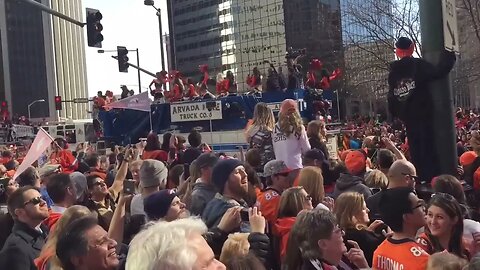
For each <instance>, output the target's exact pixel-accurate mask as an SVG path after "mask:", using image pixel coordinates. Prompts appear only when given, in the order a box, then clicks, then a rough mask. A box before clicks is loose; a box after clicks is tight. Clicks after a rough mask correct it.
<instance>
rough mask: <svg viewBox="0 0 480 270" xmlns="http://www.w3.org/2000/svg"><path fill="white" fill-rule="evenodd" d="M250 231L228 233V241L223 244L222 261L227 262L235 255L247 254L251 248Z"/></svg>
mask: <svg viewBox="0 0 480 270" xmlns="http://www.w3.org/2000/svg"><path fill="white" fill-rule="evenodd" d="M249 235H250V234H249V233H233V234H229V235H228V239H227V241H225V243H224V244H223V247H222V253H221V254H220V261H221V262H223V263H227V261H229V260H231V259H232V258H234V257H238V256H245V255H247V254H248V250H249V249H250V243H249V242H248V236H249Z"/></svg>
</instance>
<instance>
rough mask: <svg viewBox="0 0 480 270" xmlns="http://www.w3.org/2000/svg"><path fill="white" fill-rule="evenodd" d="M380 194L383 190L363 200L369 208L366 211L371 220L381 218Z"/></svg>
mask: <svg viewBox="0 0 480 270" xmlns="http://www.w3.org/2000/svg"><path fill="white" fill-rule="evenodd" d="M382 194H383V190H380V191H379V192H377V193H375V194H373V195H372V196H370V197H368V198H367V199H366V200H365V203H366V204H367V208H368V210H370V212H368V217H369V218H370V220H371V221H374V220H377V219H382V216H381V215H380V198H381V197H382Z"/></svg>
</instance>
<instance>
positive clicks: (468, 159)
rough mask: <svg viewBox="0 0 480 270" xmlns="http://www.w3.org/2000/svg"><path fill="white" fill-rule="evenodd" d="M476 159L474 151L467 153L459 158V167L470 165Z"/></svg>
mask: <svg viewBox="0 0 480 270" xmlns="http://www.w3.org/2000/svg"><path fill="white" fill-rule="evenodd" d="M477 157H478V155H477V153H475V152H474V151H467V152H465V153H463V154H462V155H461V156H460V165H462V166H468V165H470V164H472V163H473V162H474V161H475V159H476V158H477Z"/></svg>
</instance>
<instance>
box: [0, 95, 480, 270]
mask: <svg viewBox="0 0 480 270" xmlns="http://www.w3.org/2000/svg"><path fill="white" fill-rule="evenodd" d="M297 106H298V103H297V102H296V101H294V100H288V99H287V100H285V101H283V102H282V104H281V107H280V112H279V116H278V120H276V119H275V117H274V114H273V111H272V109H270V108H269V107H268V106H267V104H265V103H258V104H257V105H256V106H255V110H254V117H253V119H252V121H251V123H250V125H249V126H248V127H247V128H246V130H245V138H246V141H247V143H248V145H249V149H248V151H247V152H246V154H245V156H244V157H240V158H239V159H237V158H233V157H230V156H228V155H225V154H224V153H216V152H214V151H212V149H211V148H210V147H209V146H208V145H207V144H205V143H203V142H202V137H201V134H200V133H199V132H197V131H192V132H191V133H190V134H189V135H188V137H187V138H184V137H181V136H177V135H174V134H170V133H166V134H163V137H162V140H161V141H162V142H160V139H159V136H158V135H157V134H155V133H150V134H149V135H148V137H147V140H146V143H138V144H136V145H131V146H128V147H120V146H113V147H112V148H111V149H110V150H109V151H108V152H109V153H107V155H100V154H99V153H98V152H97V151H95V150H94V149H93V148H92V147H91V145H89V144H87V143H81V144H79V145H78V146H77V148H76V150H75V151H73V152H72V151H70V150H69V149H68V145H67V144H66V142H65V140H63V139H61V138H59V139H56V140H55V141H54V143H52V145H51V149H50V150H49V151H48V152H47V153H46V154H45V158H44V160H43V161H42V162H40V161H39V162H36V163H35V164H34V165H33V166H31V167H30V168H28V169H27V170H25V171H24V172H22V173H21V174H20V175H18V177H16V178H15V179H14V178H13V177H12V176H14V175H15V173H14V172H15V170H16V168H17V167H18V162H17V161H16V160H15V159H14V157H13V155H11V153H10V154H9V151H8V150H4V151H3V153H2V163H3V165H0V171H1V173H3V178H1V179H0V211H1V214H0V247H1V251H0V269H12V270H17V269H18V270H20V269H21V270H23V269H32V270H33V269H39V270H51V269H65V270H79V269H89V270H113V269H173V270H175V269H178V270H190V269H195V270H197V269H229V270H230V269H231V270H236V269H259V270H261V269H287V270H299V269H305V270H307V269H317V270H318V269H325V270H326V269H382V270H390V269H422V270H423V269H459V270H460V269H480V257H479V255H478V251H480V223H478V222H477V221H478V220H479V216H480V215H479V209H478V203H477V202H478V201H479V200H477V189H478V187H479V186H478V185H476V184H475V183H480V169H479V170H478V171H477V169H478V167H479V166H480V158H478V153H480V135H479V134H478V133H476V132H469V131H470V130H473V129H475V127H476V126H478V121H477V119H478V116H476V115H475V114H474V112H473V111H472V112H469V111H464V110H459V111H458V113H457V127H458V134H459V138H458V142H459V150H460V149H463V151H459V164H460V165H461V166H460V168H459V170H458V174H457V175H440V176H437V177H435V178H434V179H433V180H432V179H419V178H418V175H417V170H416V168H415V166H414V164H412V163H411V162H409V161H408V139H407V138H405V134H404V128H403V126H402V125H401V123H394V124H393V125H387V124H382V123H375V122H374V121H373V120H366V119H360V118H359V119H355V120H354V121H350V122H349V123H348V126H347V127H346V128H345V131H344V133H343V137H342V140H341V143H342V144H343V149H342V151H340V152H339V153H330V152H329V150H328V149H329V148H328V147H327V138H328V136H329V135H327V134H328V132H327V125H326V123H325V122H324V121H321V120H314V121H312V122H310V123H304V122H303V121H302V119H301V117H300V114H299V111H298V107H297ZM187 142H188V143H187ZM468 148H471V149H468ZM472 149H473V150H472ZM336 156H338V157H339V158H338V160H336V159H334V158H333V157H336ZM425 183H427V184H425Z"/></svg>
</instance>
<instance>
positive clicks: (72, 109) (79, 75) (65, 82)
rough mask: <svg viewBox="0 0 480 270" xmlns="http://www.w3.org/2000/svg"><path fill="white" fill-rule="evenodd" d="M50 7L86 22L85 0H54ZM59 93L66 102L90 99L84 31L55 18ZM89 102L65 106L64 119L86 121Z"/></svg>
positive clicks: (53, 19) (54, 33)
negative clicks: (76, 99) (83, 0)
mask: <svg viewBox="0 0 480 270" xmlns="http://www.w3.org/2000/svg"><path fill="white" fill-rule="evenodd" d="M51 8H52V9H54V10H56V11H59V12H60V13H63V14H65V15H67V16H69V17H71V18H74V19H76V20H77V21H85V17H84V14H83V8H82V0H68V1H64V0H51ZM52 29H53V45H54V59H55V79H56V80H55V81H56V94H57V95H59V96H62V99H63V100H73V99H75V98H87V97H88V88H87V69H86V57H85V39H84V31H85V30H84V28H82V27H79V26H78V25H74V24H72V23H70V22H67V21H65V20H63V19H60V18H58V17H52ZM87 109H89V108H88V104H87V103H83V104H82V103H79V104H77V103H73V102H68V103H64V104H63V110H62V111H60V116H61V117H66V118H71V119H86V118H87Z"/></svg>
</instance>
